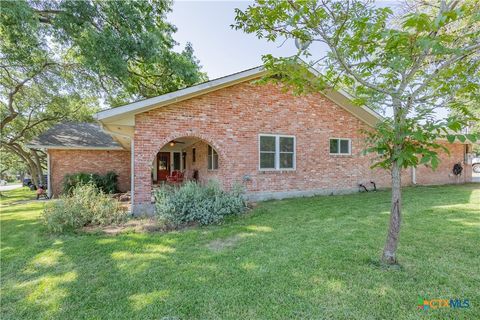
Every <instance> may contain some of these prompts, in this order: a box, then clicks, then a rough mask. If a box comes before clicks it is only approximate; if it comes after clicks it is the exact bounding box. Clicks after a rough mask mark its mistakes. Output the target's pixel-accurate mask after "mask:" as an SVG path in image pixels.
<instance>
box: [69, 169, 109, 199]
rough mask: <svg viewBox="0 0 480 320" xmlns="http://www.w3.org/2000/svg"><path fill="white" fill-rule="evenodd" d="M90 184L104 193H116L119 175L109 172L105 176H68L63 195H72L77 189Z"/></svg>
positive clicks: (81, 174) (75, 174)
mask: <svg viewBox="0 0 480 320" xmlns="http://www.w3.org/2000/svg"><path fill="white" fill-rule="evenodd" d="M89 183H91V184H93V185H94V186H96V187H97V188H98V189H100V190H101V191H103V192H104V193H116V192H117V191H118V187H117V186H118V174H117V173H116V172H114V171H110V172H107V174H105V175H103V176H102V175H99V174H96V173H86V172H80V173H73V174H66V175H65V177H64V178H63V193H64V194H70V193H71V191H72V190H73V189H74V188H75V187H77V186H79V185H85V184H89Z"/></svg>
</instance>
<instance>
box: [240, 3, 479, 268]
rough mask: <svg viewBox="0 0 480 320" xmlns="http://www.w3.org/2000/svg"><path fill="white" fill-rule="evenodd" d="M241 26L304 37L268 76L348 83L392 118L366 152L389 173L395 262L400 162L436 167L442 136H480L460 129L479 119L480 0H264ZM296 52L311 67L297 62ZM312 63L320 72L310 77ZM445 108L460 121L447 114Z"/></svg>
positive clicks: (298, 82) (371, 136) (372, 136)
mask: <svg viewBox="0 0 480 320" xmlns="http://www.w3.org/2000/svg"><path fill="white" fill-rule="evenodd" d="M234 27H235V28H237V29H242V30H244V31H245V32H247V33H254V34H256V35H257V36H258V37H259V38H265V39H267V40H268V41H276V40H280V41H285V40H288V39H292V40H295V41H296V42H297V45H298V48H299V51H298V55H297V56H296V57H290V58H276V57H273V56H272V55H266V56H265V57H264V61H265V64H266V66H267V68H268V69H269V70H270V71H271V72H272V74H275V75H277V76H276V77H271V78H270V79H273V80H274V81H281V82H283V83H286V84H288V85H289V86H290V87H293V88H294V89H295V90H296V91H297V92H300V93H301V92H305V91H309V90H322V89H325V88H326V87H329V86H333V87H341V88H342V89H345V90H348V91H350V92H351V93H352V94H353V96H354V97H355V98H356V99H355V100H356V102H357V103H358V104H367V105H368V106H370V107H373V108H375V109H377V110H382V111H384V112H385V114H387V115H390V116H389V117H386V118H385V121H382V122H380V123H379V125H378V127H377V128H376V130H372V131H369V132H367V136H368V139H367V140H368V142H369V148H368V149H367V150H366V151H367V152H374V153H375V154H376V163H375V165H376V166H381V167H383V168H386V169H389V170H391V175H392V208H391V220H390V228H389V231H388V236H387V241H386V244H385V248H384V251H383V255H382V260H383V261H384V262H386V263H396V261H397V259H396V249H397V243H398V236H399V231H400V221H401V189H400V187H401V168H402V167H403V168H408V167H415V166H418V165H421V164H429V165H431V166H432V167H433V168H435V167H436V166H437V165H438V163H439V157H438V154H439V152H441V151H448V150H447V149H446V148H445V147H444V144H442V143H440V142H439V138H446V139H448V140H449V141H451V142H453V141H455V140H456V139H459V140H460V141H465V140H466V139H467V138H468V139H470V140H472V141H475V140H476V137H475V136H474V135H468V136H465V135H463V134H461V133H460V131H461V129H462V127H463V126H464V125H466V124H467V123H468V122H469V121H470V120H472V119H473V120H475V119H474V117H473V115H472V112H471V111H470V109H469V108H468V107H467V106H476V108H478V106H479V103H480V94H479V92H480V2H478V1H476V0H464V1H457V0H452V1H447V0H438V1H409V2H408V3H407V5H406V7H404V8H403V10H400V11H398V12H395V13H394V12H393V11H392V10H391V9H390V8H387V7H379V6H375V3H374V1H368V0H305V1H291V0H257V1H256V2H255V3H254V4H253V5H251V6H249V7H248V8H247V9H246V10H245V11H241V10H237V15H236V23H235V24H234ZM316 44H321V45H322V46H324V47H326V48H327V53H326V54H322V51H321V50H318V49H319V46H318V45H316ZM298 56H300V57H302V58H303V59H304V60H306V61H307V62H308V63H307V64H302V63H300V64H299V63H297V62H298V60H297V57H298ZM310 67H314V68H317V69H320V70H321V71H322V77H314V76H312V74H311V73H310ZM278 75H280V77H279V76H278ZM445 108H446V109H450V110H453V111H455V112H452V113H450V114H452V115H455V117H454V116H446V117H441V116H440V115H441V113H440V110H441V109H445ZM445 114H447V113H445ZM477 120H478V119H477Z"/></svg>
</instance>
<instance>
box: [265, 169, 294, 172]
mask: <svg viewBox="0 0 480 320" xmlns="http://www.w3.org/2000/svg"><path fill="white" fill-rule="evenodd" d="M296 171H297V170H296V169H259V170H258V172H260V173H294V172H296Z"/></svg>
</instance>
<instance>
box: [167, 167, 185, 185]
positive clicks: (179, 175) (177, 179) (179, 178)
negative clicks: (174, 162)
mask: <svg viewBox="0 0 480 320" xmlns="http://www.w3.org/2000/svg"><path fill="white" fill-rule="evenodd" d="M183 178H184V177H183V172H181V171H179V170H175V171H173V172H172V174H171V175H169V176H168V177H167V182H170V183H181V182H183Z"/></svg>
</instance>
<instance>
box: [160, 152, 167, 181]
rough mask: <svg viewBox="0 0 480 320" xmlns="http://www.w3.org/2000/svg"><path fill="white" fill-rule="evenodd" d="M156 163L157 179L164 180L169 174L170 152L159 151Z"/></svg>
mask: <svg viewBox="0 0 480 320" xmlns="http://www.w3.org/2000/svg"><path fill="white" fill-rule="evenodd" d="M157 165H158V167H157V181H166V180H167V177H168V176H169V175H170V152H159V153H158V154H157Z"/></svg>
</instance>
